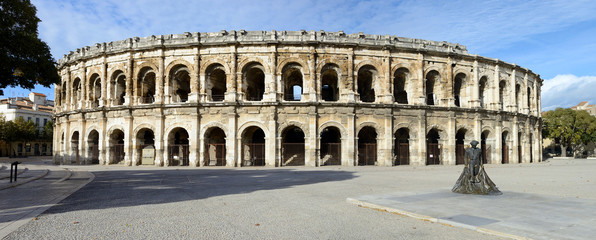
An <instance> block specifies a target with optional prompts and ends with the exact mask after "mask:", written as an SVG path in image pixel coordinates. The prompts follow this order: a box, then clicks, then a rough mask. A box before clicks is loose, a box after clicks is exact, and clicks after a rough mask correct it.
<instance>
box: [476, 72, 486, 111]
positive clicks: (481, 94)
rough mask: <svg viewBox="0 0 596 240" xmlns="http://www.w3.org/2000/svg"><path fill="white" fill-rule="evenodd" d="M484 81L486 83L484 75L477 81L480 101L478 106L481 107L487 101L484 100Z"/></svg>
mask: <svg viewBox="0 0 596 240" xmlns="http://www.w3.org/2000/svg"><path fill="white" fill-rule="evenodd" d="M486 83H487V80H486V77H484V76H483V77H481V78H480V82H479V83H478V100H479V101H480V107H482V108H483V107H484V106H485V104H486V103H487V102H486V93H485V90H486Z"/></svg>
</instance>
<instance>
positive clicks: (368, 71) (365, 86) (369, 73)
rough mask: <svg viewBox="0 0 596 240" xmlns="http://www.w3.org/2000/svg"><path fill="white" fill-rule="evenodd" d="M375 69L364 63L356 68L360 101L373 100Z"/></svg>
mask: <svg viewBox="0 0 596 240" xmlns="http://www.w3.org/2000/svg"><path fill="white" fill-rule="evenodd" d="M377 75H378V74H377V69H376V68H375V67H373V66H370V65H366V66H364V67H361V68H360V69H359V70H358V94H359V95H360V101H362V102H374V101H375V88H374V86H375V80H376V78H377Z"/></svg>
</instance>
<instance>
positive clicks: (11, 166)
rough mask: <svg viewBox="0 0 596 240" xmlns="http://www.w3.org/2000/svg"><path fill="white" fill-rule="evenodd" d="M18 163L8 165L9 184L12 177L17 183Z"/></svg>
mask: <svg viewBox="0 0 596 240" xmlns="http://www.w3.org/2000/svg"><path fill="white" fill-rule="evenodd" d="M19 163H20V162H19V161H14V162H12V163H11V164H10V182H11V183H12V181H13V178H12V177H13V176H14V181H15V182H16V181H17V165H19ZM13 166H14V175H13V174H12V168H13Z"/></svg>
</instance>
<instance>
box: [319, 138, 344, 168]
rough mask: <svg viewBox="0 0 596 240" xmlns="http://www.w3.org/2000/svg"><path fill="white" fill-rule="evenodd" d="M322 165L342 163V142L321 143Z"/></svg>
mask: <svg viewBox="0 0 596 240" xmlns="http://www.w3.org/2000/svg"><path fill="white" fill-rule="evenodd" d="M320 157H321V162H320V165H321V166H329V165H341V143H322V144H321V156H320Z"/></svg>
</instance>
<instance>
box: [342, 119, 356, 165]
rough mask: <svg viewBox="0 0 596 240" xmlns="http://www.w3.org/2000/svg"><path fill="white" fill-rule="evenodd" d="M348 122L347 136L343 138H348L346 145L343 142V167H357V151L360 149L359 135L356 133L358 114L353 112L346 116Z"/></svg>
mask: <svg viewBox="0 0 596 240" xmlns="http://www.w3.org/2000/svg"><path fill="white" fill-rule="evenodd" d="M345 115H346V116H345V118H347V121H346V125H347V126H346V134H347V136H345V137H344V136H342V138H346V140H345V143H344V141H343V140H342V144H343V145H342V152H343V155H342V157H341V159H342V165H344V166H355V165H358V164H355V163H357V162H358V155H357V154H358V153H357V151H356V149H358V137H357V136H358V134H357V133H356V114H354V113H353V112H351V113H349V114H345ZM344 149H345V150H344Z"/></svg>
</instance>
